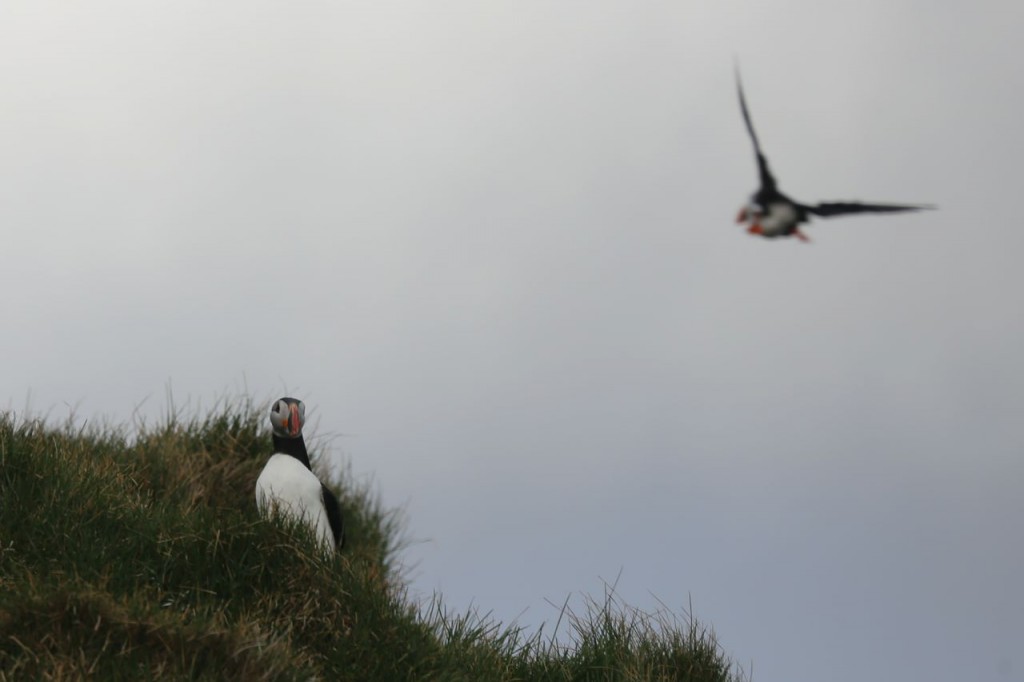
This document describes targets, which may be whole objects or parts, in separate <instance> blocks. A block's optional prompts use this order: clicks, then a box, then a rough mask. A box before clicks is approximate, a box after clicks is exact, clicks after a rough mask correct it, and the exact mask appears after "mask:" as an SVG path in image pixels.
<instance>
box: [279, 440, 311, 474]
mask: <svg viewBox="0 0 1024 682" xmlns="http://www.w3.org/2000/svg"><path fill="white" fill-rule="evenodd" d="M274 453H275V454H282V455H291V456H292V457H294V458H295V459H297V460H299V461H300V462H302V463H303V465H305V467H306V468H307V469H309V470H310V471H312V470H313V467H311V466H310V465H309V454H308V453H307V452H306V441H304V440H303V439H302V436H301V435H300V436H299V437H298V438H281V437H280V436H278V435H277V434H274Z"/></svg>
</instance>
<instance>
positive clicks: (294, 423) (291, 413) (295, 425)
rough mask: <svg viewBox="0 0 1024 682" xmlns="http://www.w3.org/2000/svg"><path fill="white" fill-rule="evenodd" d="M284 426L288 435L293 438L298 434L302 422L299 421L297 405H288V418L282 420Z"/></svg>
mask: <svg viewBox="0 0 1024 682" xmlns="http://www.w3.org/2000/svg"><path fill="white" fill-rule="evenodd" d="M284 428H285V430H287V431H288V435H289V436H291V437H292V438H295V437H296V436H298V435H299V431H300V430H301V429H302V424H301V423H300V422H299V406H298V405H289V406H288V419H286V420H285V422H284Z"/></svg>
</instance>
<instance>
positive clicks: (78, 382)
mask: <svg viewBox="0 0 1024 682" xmlns="http://www.w3.org/2000/svg"><path fill="white" fill-rule="evenodd" d="M1022 21H1024V5H1020V4H1019V3H1012V2H982V3H980V4H979V3H976V4H975V5H973V6H971V7H968V6H967V5H965V4H962V3H961V4H956V5H954V3H938V2H928V1H926V0H918V1H908V2H881V1H875V0H865V1H863V2H859V3H832V2H825V3H823V2H812V1H811V0H806V1H792V2H764V3H762V2H740V1H734V2H720V3H714V4H712V3H683V2H665V3H654V2H648V3H638V2H625V1H623V2H595V1H594V0H590V1H588V2H561V3H548V2H515V3H512V2H489V3H478V2H431V3H422V2H374V3H267V2H244V3H243V2H236V3H222V4H220V5H219V6H218V7H217V8H216V9H211V8H210V7H208V3H201V2H173V3H171V2H166V3H156V2H153V3H138V2H124V3H114V2H102V1H97V2H91V3H87V4H71V3H56V2H41V1H40V0H32V1H30V2H29V1H26V2H5V3H4V4H3V5H2V6H0V234H2V235H3V246H2V248H0V289H2V291H3V292H4V295H3V299H2V300H3V303H2V314H3V320H4V334H3V335H2V337H0V352H2V354H3V357H4V358H6V363H5V369H4V371H3V375H2V384H0V391H2V392H0V401H3V402H5V403H7V404H8V405H10V406H11V407H13V408H15V409H19V410H20V409H21V408H22V406H23V405H24V404H25V400H26V396H28V395H29V394H31V404H32V406H33V408H34V409H35V410H37V411H50V413H51V414H52V415H53V416H55V417H61V416H63V415H65V414H66V413H67V411H68V409H69V408H68V407H67V406H68V405H71V406H76V407H77V411H78V414H79V416H80V417H90V416H94V415H105V416H107V417H109V418H110V419H113V420H115V421H118V422H122V421H127V420H128V419H129V418H130V417H131V414H132V412H133V410H135V409H136V407H137V406H138V405H139V404H140V403H144V404H143V407H142V412H143V414H150V415H158V414H160V413H161V412H162V410H163V407H164V388H165V386H166V384H167V383H168V382H171V384H172V386H173V389H174V393H175V396H176V398H177V399H178V400H179V401H181V402H184V401H185V399H186V398H188V399H191V400H192V401H193V403H194V402H195V401H202V402H204V404H209V403H210V402H212V399H213V397H214V396H215V395H217V394H221V393H224V392H225V391H231V390H233V389H236V388H240V387H241V386H242V385H243V382H244V383H246V384H247V385H248V388H249V389H250V390H251V391H252V392H253V393H254V394H255V395H256V397H257V398H260V399H270V398H274V397H277V396H278V394H280V393H283V392H285V391H288V392H291V393H294V394H295V395H297V396H299V397H301V398H303V399H304V400H305V401H306V402H307V405H308V406H309V407H310V408H311V409H313V410H314V411H315V412H314V413H315V415H316V416H317V417H318V418H319V420H320V422H319V428H320V431H321V432H323V433H326V432H330V433H341V434H345V435H344V436H342V437H341V438H339V439H337V440H335V441H334V442H333V446H332V450H333V453H334V454H335V456H337V457H338V458H344V459H349V460H351V462H352V465H353V468H354V470H355V473H356V474H357V475H359V476H367V477H368V476H373V477H374V479H375V480H376V481H377V483H378V485H379V487H380V489H381V492H382V494H383V496H384V497H385V499H386V500H387V501H388V502H389V503H391V504H393V505H401V504H405V505H406V507H407V510H408V516H409V532H410V534H411V535H412V536H414V537H416V538H421V539H425V540H427V542H424V543H421V544H418V545H415V546H414V547H413V548H411V549H410V550H409V551H408V552H407V559H408V561H409V562H410V563H416V564H417V567H416V569H415V571H414V573H413V575H414V576H415V580H414V583H413V589H414V591H416V592H417V593H418V594H423V595H429V594H430V592H431V591H433V590H435V589H439V590H441V591H442V592H443V593H444V594H445V596H446V603H447V604H448V605H449V607H451V608H452V609H454V610H461V609H464V608H466V607H467V606H468V605H469V604H470V603H473V604H475V605H476V606H477V607H479V608H480V609H481V610H482V611H493V614H494V616H495V617H497V618H500V619H501V620H503V621H506V622H507V621H510V620H512V619H515V618H518V620H519V622H520V623H522V624H525V625H528V626H531V627H532V626H536V625H538V624H540V623H541V622H543V621H548V622H549V627H550V626H551V625H553V621H554V620H555V619H556V618H557V615H558V612H557V609H556V608H554V607H552V606H550V605H549V604H548V603H547V602H546V600H550V601H552V602H556V603H558V604H560V603H561V602H562V601H563V600H564V599H565V597H566V595H568V594H570V593H577V594H578V593H580V592H586V593H591V594H593V595H596V596H600V594H601V592H602V590H603V585H602V580H607V581H613V580H614V579H615V577H616V575H618V574H619V572H620V570H621V578H620V580H619V583H618V591H619V594H620V595H621V597H622V598H623V599H624V600H625V601H627V602H629V603H632V604H634V605H637V606H641V607H644V608H652V609H653V608H656V607H657V605H658V600H660V601H663V602H665V603H666V604H668V605H669V606H671V607H673V608H675V609H676V610H679V609H681V608H682V607H684V606H686V604H687V603H688V600H689V598H690V597H692V599H693V605H694V609H695V612H696V615H697V616H698V617H699V618H701V619H702V620H703V621H705V622H707V623H709V624H712V625H713V626H714V627H715V629H716V631H717V633H718V634H719V637H720V639H721V641H722V644H723V645H724V647H725V648H726V650H727V651H728V652H730V653H731V654H733V655H734V656H735V657H736V658H737V660H738V661H739V662H740V663H741V664H743V665H744V666H745V667H749V663H750V662H751V661H753V664H754V673H755V679H756V680H759V681H774V680H796V681H800V680H807V681H811V680H821V679H829V680H833V681H837V682H842V681H846V680H849V681H851V682H853V681H858V682H859V681H861V680H865V679H928V680H964V679H972V680H1024V654H1021V652H1022V651H1024V588H1022V584H1021V576H1022V575H1024V546H1022V542H1021V540H1022V537H1021V521H1022V518H1024V501H1022V496H1021V487H1022V484H1024V459H1022V456H1021V455H1022V446H1024V427H1022V426H1021V414H1022V408H1024V392H1022V391H1024V369H1022V363H1021V360H1020V351H1021V347H1022V341H1024V318H1022V314H1021V302H1020V292H1021V291H1022V287H1024V271H1022V269H1021V267H1020V258H1021V256H1020V254H1021V253H1022V247H1024V238H1022V236H1021V222H1020V201H1019V194H1020V180H1019V178H1020V169H1019V166H1020V159H1021V158H1022V157H1024V154H1022V152H1024V137H1022V136H1021V133H1020V125H1021V123H1020V122H1021V121H1022V120H1024V97H1022V96H1021V94H1020V84H1021V75H1022V74H1021V63H1022V61H1021V56H1022V55H1021V49H1020V48H1019V42H1020V31H1019V27H1020V26H1021V25H1022ZM734 56H737V57H738V58H739V59H740V63H741V66H742V69H743V75H744V80H745V85H746V92H747V98H748V102H749V105H750V107H751V113H752V115H753V118H754V123H755V125H756V126H757V130H758V133H759V135H760V137H761V140H762V144H763V147H764V150H765V152H766V154H767V155H768V158H769V160H770V162H771V164H772V168H773V170H774V172H775V174H776V175H777V177H778V178H779V180H780V184H781V187H782V189H783V191H786V192H787V193H789V194H791V195H792V196H794V197H795V198H797V199H799V200H804V201H808V202H811V201H818V200H827V199H833V200H834V199H862V200H874V201H897V202H900V201H909V202H934V203H937V204H939V205H940V206H941V210H940V211H939V212H936V213H928V214H918V215H909V216H888V217H886V216H881V217H878V216H874V217H850V218H837V219H833V220H830V221H818V222H815V223H813V224H812V225H811V226H810V227H809V228H808V230H807V231H808V233H809V234H810V236H811V239H812V240H813V243H812V244H810V245H806V244H801V243H798V242H796V241H782V242H768V241H764V240H760V239H755V238H752V237H749V236H747V235H746V234H744V233H743V232H742V228H740V227H739V226H736V225H735V224H733V222H732V221H733V219H734V216H735V214H736V210H737V209H738V207H739V205H740V204H741V203H742V202H743V201H744V200H745V198H746V196H747V195H748V194H749V193H750V192H751V191H752V190H753V189H754V188H755V184H756V170H755V166H754V159H753V152H752V149H751V145H750V141H749V139H748V138H747V134H746V131H745V130H744V128H743V123H742V119H741V117H740V113H739V109H738V105H737V102H736V95H735V89H734V84H733V80H732V66H733V57H734ZM147 399H148V400H147ZM144 401H145V402H144Z"/></svg>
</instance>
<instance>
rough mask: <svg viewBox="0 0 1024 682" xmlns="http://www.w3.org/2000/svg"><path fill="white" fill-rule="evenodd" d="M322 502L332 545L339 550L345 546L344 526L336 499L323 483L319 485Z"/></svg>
mask: <svg viewBox="0 0 1024 682" xmlns="http://www.w3.org/2000/svg"><path fill="white" fill-rule="evenodd" d="M320 490H321V492H322V496H323V500H324V510H325V511H326V512H327V521H328V522H329V523H330V524H331V533H332V534H333V535H334V545H335V546H336V547H337V548H338V549H341V548H342V547H344V546H345V525H344V523H343V522H342V519H341V505H340V504H338V498H337V497H335V496H334V493H333V492H331V489H330V488H328V487H327V486H326V485H324V484H323V483H321V484H320Z"/></svg>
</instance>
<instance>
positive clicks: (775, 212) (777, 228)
mask: <svg viewBox="0 0 1024 682" xmlns="http://www.w3.org/2000/svg"><path fill="white" fill-rule="evenodd" d="M799 220H800V214H798V213H797V211H796V207H794V206H793V205H792V204H790V203H789V202H785V201H782V202H779V203H775V204H769V205H768V212H767V213H766V214H765V215H764V216H762V217H761V231H762V234H763V235H765V236H766V237H778V236H779V235H783V234H788V233H789V231H790V230H791V229H792V228H793V226H795V225H796V224H797V221H799Z"/></svg>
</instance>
